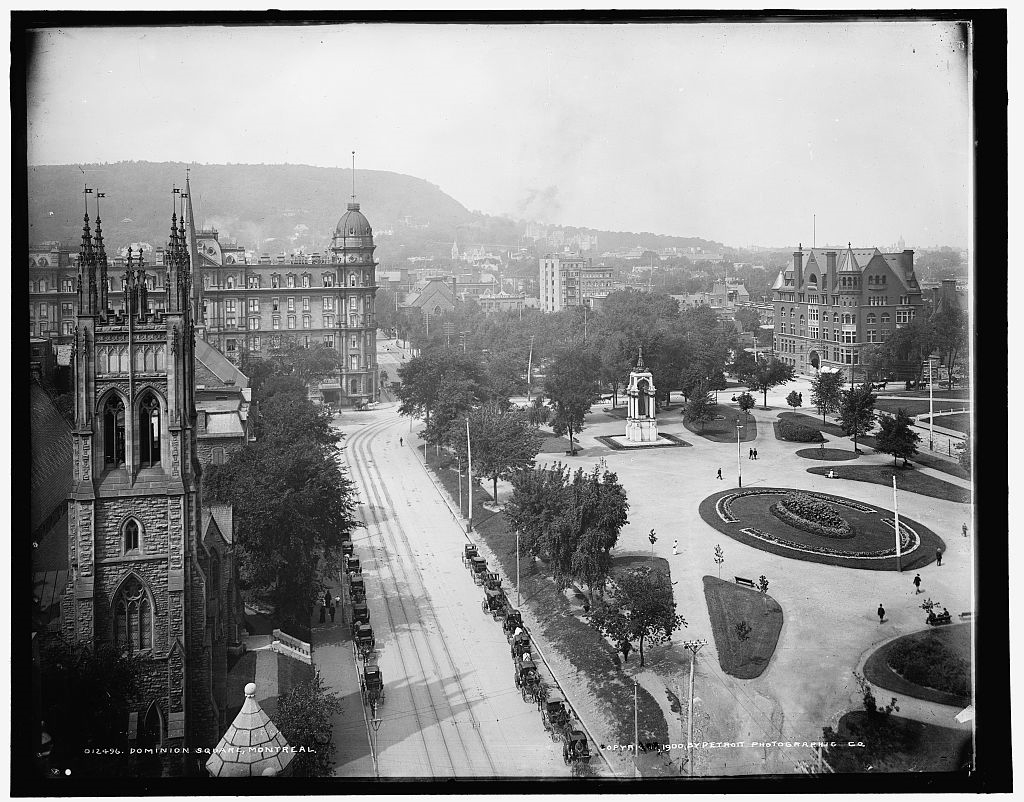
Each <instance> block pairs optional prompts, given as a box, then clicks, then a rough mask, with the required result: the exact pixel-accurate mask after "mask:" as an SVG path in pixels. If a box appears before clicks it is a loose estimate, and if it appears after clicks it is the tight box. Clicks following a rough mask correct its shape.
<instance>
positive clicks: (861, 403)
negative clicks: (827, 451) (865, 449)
mask: <svg viewBox="0 0 1024 802" xmlns="http://www.w3.org/2000/svg"><path fill="white" fill-rule="evenodd" d="M875 400H876V397H875V395H874V393H872V392H871V385H870V384H864V385H861V386H860V387H851V388H850V389H849V390H846V391H844V392H843V393H842V395H841V401H840V405H839V426H840V428H841V429H842V430H843V433H844V434H846V436H847V437H852V438H853V450H854V451H856V450H857V438H858V437H863V436H864V435H866V434H867V433H868V432H870V431H871V430H872V429H873V428H874V426H875Z"/></svg>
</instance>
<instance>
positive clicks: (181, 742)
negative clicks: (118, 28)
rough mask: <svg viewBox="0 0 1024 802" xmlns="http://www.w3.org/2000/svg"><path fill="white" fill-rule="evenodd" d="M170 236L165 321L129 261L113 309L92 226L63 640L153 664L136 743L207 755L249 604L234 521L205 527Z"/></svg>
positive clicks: (184, 297)
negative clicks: (237, 578) (242, 599)
mask: <svg viewBox="0 0 1024 802" xmlns="http://www.w3.org/2000/svg"><path fill="white" fill-rule="evenodd" d="M171 229H172V232H171V243H170V246H169V248H168V251H167V257H168V259H167V261H168V264H167V265H166V271H165V276H166V281H165V282H164V289H163V290H162V291H161V292H160V293H159V294H160V295H161V296H162V297H161V299H160V307H159V309H156V310H154V309H153V305H151V303H150V301H151V300H152V297H151V295H150V291H149V289H148V286H147V282H146V271H145V268H144V266H143V265H142V264H141V263H140V262H139V261H136V260H135V259H134V257H133V254H132V253H131V252H129V254H128V257H127V259H126V271H125V273H124V276H123V282H124V283H123V286H124V292H123V299H124V300H123V305H122V307H121V308H120V309H117V310H115V309H114V308H113V305H112V302H111V297H110V292H109V290H108V287H109V286H110V285H109V284H108V281H107V279H108V278H109V276H108V272H109V265H108V261H107V258H106V254H105V252H104V245H103V239H102V233H101V227H100V220H99V217H98V216H97V220H96V232H95V237H94V236H93V235H92V233H91V232H90V227H89V218H88V215H86V217H85V224H84V226H83V234H82V244H81V248H80V253H79V260H78V261H79V273H78V276H77V277H76V282H75V289H76V292H75V295H76V300H75V313H76V315H75V327H74V330H73V332H72V341H73V349H74V351H73V353H74V357H73V376H74V392H75V410H74V419H75V423H74V427H73V429H72V432H71V444H72V460H71V462H72V477H71V491H70V494H69V496H68V503H67V529H66V537H67V555H68V567H69V580H68V584H67V586H66V589H65V592H64V594H63V598H62V601H61V615H60V619H61V625H60V628H61V631H62V634H63V636H64V638H65V639H66V640H68V641H69V642H72V643H77V644H79V645H82V646H85V647H93V646H95V645H96V644H98V643H112V644H114V645H115V646H116V647H117V648H119V649H124V650H128V651H131V652H133V653H135V654H137V655H139V656H140V657H141V658H142V664H141V676H140V677H139V681H138V686H139V690H138V693H137V695H136V698H135V700H134V702H133V707H134V710H132V712H131V713H130V714H129V720H128V721H127V722H125V728H126V730H127V734H128V740H129V743H130V744H132V745H139V746H154V745H162V746H167V747H188V748H195V747H200V746H201V747H209V746H212V745H213V744H215V743H216V740H217V737H218V735H219V732H220V730H221V729H222V728H223V726H224V725H225V722H226V712H227V705H226V698H225V693H226V674H227V648H228V647H229V646H231V645H234V644H237V642H238V637H239V628H238V626H237V613H238V612H239V610H238V598H239V597H238V591H237V587H236V586H235V582H234V556H233V546H232V534H231V533H230V531H229V532H224V531H223V529H222V527H224V526H226V527H227V528H228V529H230V527H231V516H230V511H227V512H225V511H224V510H223V509H218V510H217V511H216V512H213V513H211V515H210V516H209V517H208V518H207V519H206V520H204V512H203V510H202V508H201V501H202V495H201V468H200V465H199V460H198V456H197V441H196V433H197V425H196V409H195V346H194V326H193V321H192V315H191V311H190V304H189V300H190V298H189V295H190V279H189V257H188V252H187V249H186V247H185V241H186V238H185V231H184V226H183V225H182V226H181V227H180V228H178V225H177V219H176V217H175V218H172V224H171ZM211 520H212V521H214V522H215V524H219V525H213V526H211V525H210V521H211ZM188 768H189V767H188V765H187V761H185V765H184V767H183V770H185V771H187V770H188Z"/></svg>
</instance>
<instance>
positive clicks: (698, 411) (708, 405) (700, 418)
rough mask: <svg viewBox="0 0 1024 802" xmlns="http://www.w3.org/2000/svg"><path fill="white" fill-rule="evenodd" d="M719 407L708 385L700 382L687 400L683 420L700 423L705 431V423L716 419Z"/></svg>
mask: <svg viewBox="0 0 1024 802" xmlns="http://www.w3.org/2000/svg"><path fill="white" fill-rule="evenodd" d="M717 409H718V404H716V403H715V399H714V397H713V396H712V395H711V393H710V392H709V391H708V389H707V385H705V384H698V385H697V387H696V388H695V389H694V390H693V391H692V392H691V394H690V400H689V401H687V403H686V408H685V409H684V410H683V420H685V421H686V422H687V423H695V424H699V425H700V428H701V430H702V431H703V429H704V424H706V423H707V422H708V421H712V420H714V419H715V411H716V410H717Z"/></svg>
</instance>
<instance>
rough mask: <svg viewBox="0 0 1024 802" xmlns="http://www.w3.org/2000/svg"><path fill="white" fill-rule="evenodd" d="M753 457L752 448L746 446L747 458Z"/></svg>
mask: <svg viewBox="0 0 1024 802" xmlns="http://www.w3.org/2000/svg"><path fill="white" fill-rule="evenodd" d="M753 458H754V449H752V448H748V449H747V459H753Z"/></svg>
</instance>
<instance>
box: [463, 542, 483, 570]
mask: <svg viewBox="0 0 1024 802" xmlns="http://www.w3.org/2000/svg"><path fill="white" fill-rule="evenodd" d="M478 554H479V552H477V550H476V544H475V543H467V544H466V545H465V546H464V547H463V549H462V564H463V565H464V566H466V567H467V568H469V561H470V560H472V559H473V558H474V557H476V556H477V555H478Z"/></svg>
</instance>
